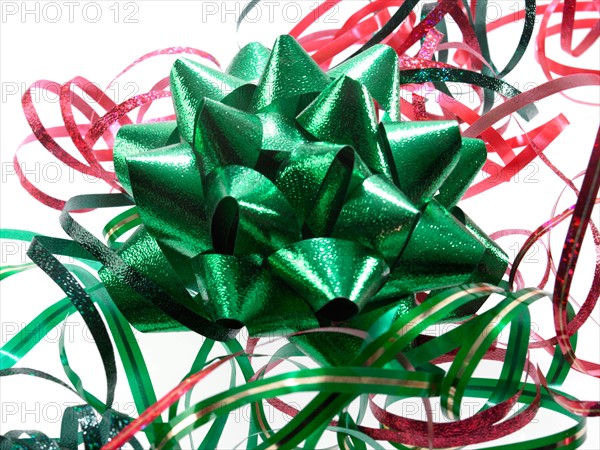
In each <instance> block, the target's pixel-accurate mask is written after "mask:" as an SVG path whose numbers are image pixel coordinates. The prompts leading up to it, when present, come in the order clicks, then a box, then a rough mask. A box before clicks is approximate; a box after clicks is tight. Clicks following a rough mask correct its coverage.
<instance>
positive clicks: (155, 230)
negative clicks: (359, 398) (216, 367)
mask: <svg viewBox="0 0 600 450" xmlns="http://www.w3.org/2000/svg"><path fill="white" fill-rule="evenodd" d="M398 80H399V69H398V57H397V55H396V52H395V51H394V50H393V49H391V48H389V47H388V46H385V45H376V46H373V47H371V48H370V49H369V50H367V51H365V52H364V53H361V54H360V55H358V56H356V57H354V58H351V59H350V60H348V61H347V62H346V63H344V64H342V65H340V66H338V67H336V68H335V69H333V70H331V71H329V72H327V73H325V72H323V71H322V70H321V69H320V68H319V67H318V66H317V65H316V63H315V62H314V61H313V60H312V59H311V58H310V56H309V55H308V54H307V53H306V52H305V51H304V50H303V49H302V47H301V46H300V45H299V44H298V43H297V42H296V41H295V40H294V39H293V38H292V37H290V36H288V35H284V36H281V37H279V38H278V39H277V41H276V42H275V45H274V47H273V49H272V50H271V51H269V50H268V49H266V48H265V47H263V46H262V45H260V44H257V43H253V44H249V45H248V46H246V47H244V48H243V49H242V50H241V51H240V52H239V54H238V55H237V56H236V57H235V59H234V60H233V61H232V63H231V65H230V66H229V68H228V69H227V71H225V72H220V71H217V70H215V69H211V68H209V67H207V66H204V65H201V64H199V63H196V62H193V61H191V60H188V59H179V60H177V61H176V63H175V64H174V66H173V68H172V71H171V77H170V83H171V91H172V96H173V103H174V108H175V113H176V116H177V120H176V121H173V122H164V123H152V124H141V125H127V126H124V127H122V128H121V129H120V131H119V133H118V135H117V138H116V141H115V146H114V161H115V170H116V174H117V176H118V179H119V181H120V183H121V185H122V186H123V187H124V188H125V190H126V191H127V192H128V193H129V194H130V195H131V196H132V197H133V199H134V201H135V205H136V207H137V211H138V213H139V216H140V219H141V222H142V224H143V226H141V227H140V228H139V229H138V230H137V231H136V232H135V233H134V234H133V235H132V236H131V237H130V238H129V239H128V240H127V241H126V242H125V244H124V245H123V246H121V247H120V248H119V250H118V254H119V256H120V257H121V258H122V259H123V261H125V262H126V263H127V264H128V265H129V266H131V267H133V268H134V269H135V270H136V271H137V272H139V273H140V274H142V275H143V277H142V278H140V280H143V278H144V277H145V278H148V279H150V280H151V281H152V282H154V283H156V284H157V285H159V286H160V287H162V288H163V289H164V291H166V292H167V293H169V294H170V296H171V297H172V298H173V299H176V301H177V302H179V304H181V305H184V306H185V307H186V308H188V310H189V311H191V313H192V314H197V315H198V316H201V317H203V318H206V319H208V321H210V323H211V325H210V327H208V328H207V329H197V330H196V331H198V332H200V333H201V334H204V335H206V336H207V337H211V338H214V339H219V340H222V339H227V338H229V337H232V336H234V335H235V333H236V332H237V330H239V329H240V328H241V327H242V326H246V327H247V328H248V330H249V333H250V335H252V336H261V335H266V334H284V333H292V332H296V331H301V330H307V329H311V328H316V327H319V326H321V327H322V326H331V325H339V324H343V325H344V326H352V327H355V328H356V327H358V328H360V329H365V330H366V329H367V328H368V327H369V326H370V324H371V323H372V322H373V321H374V320H375V318H377V317H378V314H379V313H377V312H375V311H376V310H378V309H379V310H380V311H383V309H381V308H383V307H385V310H388V309H389V308H391V307H397V308H398V312H399V313H402V312H405V311H406V310H408V309H410V308H411V307H412V306H414V305H415V300H414V294H415V293H417V292H424V291H432V290H437V289H441V288H448V287H452V286H458V285H460V284H464V283H471V282H488V283H492V284H497V283H498V282H499V281H500V279H501V278H502V276H503V274H504V272H505V270H506V267H507V261H508V258H507V256H506V255H505V254H504V253H503V252H502V250H501V249H500V248H499V247H498V246H497V245H496V244H495V243H494V242H493V241H492V240H491V239H489V238H488V237H487V236H486V235H485V233H484V232H482V231H481V230H480V229H478V228H477V226H476V225H475V224H474V223H472V221H471V220H470V219H469V218H468V217H467V216H466V215H465V214H464V213H463V212H462V211H460V210H459V209H458V208H457V207H456V203H457V202H458V200H459V199H460V198H461V196H462V194H463V193H464V192H465V191H466V190H467V188H468V187H469V184H470V183H471V181H472V180H473V178H474V177H475V175H476V174H477V173H478V172H479V170H480V169H481V167H482V166H483V164H484V162H485V160H486V148H485V145H484V144H483V142H482V141H480V140H477V139H468V138H465V139H461V136H460V131H459V128H458V124H457V123H456V122H452V121H438V122H399V121H398V120H399V108H398V105H399V84H398ZM378 116H381V120H379V118H378ZM99 274H100V277H101V279H102V281H103V282H104V284H105V285H106V288H107V290H108V292H109V293H110V295H111V297H112V298H113V300H114V301H115V303H116V304H117V306H118V307H119V309H120V310H121V312H122V313H123V314H124V315H125V317H126V318H127V319H128V320H129V321H130V322H131V324H133V325H134V326H135V327H136V328H137V329H139V330H141V331H160V330H171V329H179V328H182V325H183V324H182V323H181V322H180V321H178V320H177V318H176V317H174V316H173V315H171V314H169V313H168V312H165V310H164V309H161V304H160V303H158V302H155V303H153V302H152V301H151V300H149V299H148V298H147V297H145V296H144V294H143V292H144V289H145V288H144V287H143V286H140V285H139V283H135V282H131V280H130V279H129V280H128V278H127V276H126V275H125V274H123V273H116V272H115V271H113V270H111V269H110V268H107V267H104V268H103V269H101V270H100V272H99ZM476 309H477V305H475V307H471V308H469V309H465V310H462V311H459V314H461V315H466V314H471V313H474V312H475V311H476ZM301 339H302V341H303V342H304V344H305V345H309V346H310V347H315V346H316V347H317V350H320V351H321V353H323V352H325V353H328V354H329V357H330V358H331V357H333V355H335V354H337V355H339V352H334V351H333V350H334V349H335V348H336V347H338V345H340V343H338V342H335V343H334V340H331V342H329V341H328V340H327V339H325V340H324V339H322V338H319V340H318V341H317V340H312V339H311V338H308V337H303V338H301ZM349 341H351V340H349ZM345 347H348V345H345ZM338 348H339V347H338ZM327 350H328V351H327ZM355 350H356V349H355ZM350 356H351V353H350V354H348V355H345V356H344V358H345V359H346V361H347V360H348V358H350Z"/></svg>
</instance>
